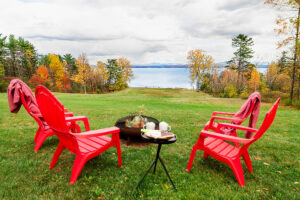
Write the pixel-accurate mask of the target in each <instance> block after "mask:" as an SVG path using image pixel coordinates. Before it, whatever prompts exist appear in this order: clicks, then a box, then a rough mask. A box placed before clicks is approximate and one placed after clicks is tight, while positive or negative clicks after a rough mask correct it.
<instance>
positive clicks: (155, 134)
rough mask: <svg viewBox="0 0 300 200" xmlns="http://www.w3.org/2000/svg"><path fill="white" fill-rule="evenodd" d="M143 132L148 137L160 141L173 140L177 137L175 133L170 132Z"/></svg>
mask: <svg viewBox="0 0 300 200" xmlns="http://www.w3.org/2000/svg"><path fill="white" fill-rule="evenodd" d="M142 132H144V134H145V135H146V136H147V137H150V138H154V139H160V140H167V139H170V138H173V137H174V136H175V134H174V133H172V132H169V131H160V130H147V129H146V130H145V129H143V131H142Z"/></svg>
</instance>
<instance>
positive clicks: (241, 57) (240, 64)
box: [227, 34, 254, 90]
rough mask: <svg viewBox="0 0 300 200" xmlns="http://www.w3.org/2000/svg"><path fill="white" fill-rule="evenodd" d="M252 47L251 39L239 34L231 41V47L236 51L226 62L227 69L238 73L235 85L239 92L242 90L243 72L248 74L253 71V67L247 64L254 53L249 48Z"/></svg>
mask: <svg viewBox="0 0 300 200" xmlns="http://www.w3.org/2000/svg"><path fill="white" fill-rule="evenodd" d="M253 45H254V42H253V40H252V38H251V37H248V36H247V35H244V34H239V35H238V36H236V37H235V38H233V39H232V47H233V48H236V51H235V52H234V53H233V54H234V57H233V58H232V59H231V60H229V61H228V62H227V63H228V66H227V67H229V68H230V69H233V70H236V71H237V72H238V83H237V85H238V89H239V90H241V89H242V88H243V79H244V72H250V71H251V70H252V69H253V65H251V63H250V62H249V59H251V58H252V57H253V53H254V51H253V50H252V48H251V46H253Z"/></svg>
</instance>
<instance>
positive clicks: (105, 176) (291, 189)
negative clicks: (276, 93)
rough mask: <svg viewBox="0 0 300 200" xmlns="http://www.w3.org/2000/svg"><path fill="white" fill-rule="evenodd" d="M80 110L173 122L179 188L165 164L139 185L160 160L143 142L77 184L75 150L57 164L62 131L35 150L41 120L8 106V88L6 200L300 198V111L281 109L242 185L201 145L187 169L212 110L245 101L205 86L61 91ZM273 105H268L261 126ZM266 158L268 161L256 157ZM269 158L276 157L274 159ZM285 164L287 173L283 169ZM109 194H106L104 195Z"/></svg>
mask: <svg viewBox="0 0 300 200" xmlns="http://www.w3.org/2000/svg"><path fill="white" fill-rule="evenodd" d="M55 95H56V96H57V97H58V98H59V99H60V100H61V101H62V103H63V104H64V105H65V106H66V107H67V108H69V110H71V111H72V112H74V113H75V114H77V115H85V116H88V117H89V122H90V125H91V128H92V129H97V128H104V127H108V126H112V125H113V124H114V122H115V121H116V120H117V119H118V118H120V117H122V116H126V115H128V114H129V113H132V112H137V111H140V110H144V111H145V114H146V115H150V116H153V117H155V118H157V119H159V120H160V121H166V122H168V123H169V124H170V125H171V126H172V129H173V131H174V132H175V133H176V134H177V136H178V141H177V142H176V143H175V144H171V145H164V146H163V147H162V153H161V157H162V158H163V159H164V161H165V163H166V165H167V168H168V170H169V173H170V174H171V177H172V178H173V180H174V182H175V184H176V186H177V188H178V192H174V191H173V190H172V186H171V184H170V183H169V181H168V179H167V176H166V175H165V173H164V172H163V169H162V166H161V165H158V171H157V174H156V175H152V174H149V175H148V176H147V178H146V180H145V182H144V183H143V184H142V185H141V187H140V189H139V190H138V191H135V190H134V188H135V186H136V184H137V183H138V181H139V179H140V178H141V176H142V175H143V174H144V173H145V171H146V169H147V168H148V166H149V165H150V163H151V162H152V160H153V159H154V155H155V151H156V146H155V145H151V146H147V147H145V148H141V149H137V148H133V147H127V146H125V145H122V147H121V148H122V160H123V168H119V167H118V165H117V156H116V150H115V149H114V148H111V149H109V150H108V151H106V152H104V153H103V154H101V155H100V156H98V157H96V158H95V159H92V160H91V161H89V162H88V163H87V164H86V165H85V167H84V168H83V170H82V172H81V175H80V176H79V178H78V180H77V182H76V184H74V185H69V184H68V182H69V178H70V174H71V170H72V165H73V162H74V158H75V157H74V155H72V154H71V153H70V152H68V151H66V150H65V151H64V152H63V154H62V155H61V157H60V160H59V161H58V163H57V165H56V167H55V168H54V169H53V170H49V169H48V167H49V164H50V161H51V158H52V155H53V153H54V151H55V148H56V146H57V143H58V140H57V138H56V137H55V136H54V137H51V138H48V139H47V140H46V142H45V143H44V144H43V146H42V148H41V149H40V150H39V151H38V152H37V153H34V152H33V147H34V144H33V138H34V134H35V131H36V129H37V124H36V123H35V121H34V120H33V119H32V118H30V117H29V115H28V114H27V113H26V112H25V110H24V109H23V108H22V109H21V111H20V112H19V113H18V114H17V115H15V114H11V113H9V111H8V104H7V97H6V94H0V117H1V118H0V198H1V199H23V198H27V199H60V198H64V199H74V197H76V199H97V197H99V198H100V197H104V198H105V199H112V198H115V199H124V198H126V199H138V198H144V199H158V198H160V199H276V198H279V199H299V198H300V193H299V186H300V185H299V184H295V182H300V180H299V174H300V165H299V163H300V159H299V152H300V145H299V144H300V138H299V130H300V118H299V117H300V113H299V111H297V110H292V109H289V108H282V107H280V108H279V111H278V114H277V117H276V119H275V121H274V124H273V125H272V127H271V128H270V129H269V131H268V132H267V133H266V134H265V135H264V136H263V138H261V139H260V140H259V141H257V142H256V143H254V144H253V145H252V146H251V147H250V149H249V151H250V156H251V159H252V163H253V168H254V172H255V173H254V175H252V174H250V173H248V172H247V171H246V168H245V165H243V166H244V172H245V182H246V187H245V188H241V187H240V186H239V185H238V183H237V181H236V180H235V177H234V175H233V172H232V171H231V169H230V168H229V167H228V166H226V165H225V164H223V163H221V162H219V161H217V160H215V159H213V158H209V159H207V160H203V159H202V155H203V153H202V152H200V151H198V152H197V155H196V158H195V162H194V165H193V168H192V170H191V172H190V173H186V172H185V168H186V166H187V162H188V158H189V155H190V152H191V149H192V146H193V144H194V143H195V142H196V141H197V138H198V135H199V131H200V130H201V129H202V128H203V126H204V124H205V122H206V121H207V120H208V119H209V118H210V115H211V113H212V111H215V110H218V111H228V112H235V111H237V110H238V109H239V108H240V106H241V105H242V103H243V102H244V100H240V99H218V98H213V97H210V96H208V95H205V94H203V93H195V92H192V91H188V90H172V89H127V90H124V91H121V92H117V93H112V94H103V95H82V94H59V93H57V94H55ZM270 106H271V105H270V104H263V105H262V109H261V115H260V118H259V122H258V125H260V124H261V122H262V120H263V118H264V115H265V113H266V112H267V110H268V109H269V108H270ZM255 157H260V158H261V160H257V159H255ZM264 163H269V164H270V165H269V166H267V165H265V164H264ZM277 171H281V172H282V173H278V172H277ZM100 199H101V198H100Z"/></svg>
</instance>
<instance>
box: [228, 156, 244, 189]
mask: <svg viewBox="0 0 300 200" xmlns="http://www.w3.org/2000/svg"><path fill="white" fill-rule="evenodd" d="M230 167H231V169H232V171H233V173H234V175H235V177H236V179H237V181H238V183H239V184H240V185H241V186H242V187H245V180H244V172H243V166H242V163H241V160H240V159H239V158H237V159H236V160H234V161H232V162H231V164H230Z"/></svg>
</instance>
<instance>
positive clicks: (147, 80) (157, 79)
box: [129, 68, 267, 89]
mask: <svg viewBox="0 0 300 200" xmlns="http://www.w3.org/2000/svg"><path fill="white" fill-rule="evenodd" d="M132 70H133V73H134V78H133V79H132V80H131V82H130V83H129V87H148V88H186V89H193V88H194V87H193V85H192V84H191V81H190V79H189V69H187V68H132ZM266 70H267V68H258V71H259V72H260V73H265V71H266Z"/></svg>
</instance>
